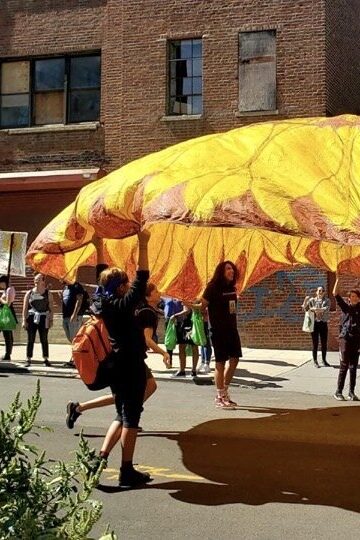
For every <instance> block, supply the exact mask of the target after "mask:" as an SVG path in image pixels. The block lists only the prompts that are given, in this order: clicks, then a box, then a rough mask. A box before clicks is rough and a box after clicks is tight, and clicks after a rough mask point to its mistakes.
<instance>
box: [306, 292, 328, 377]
mask: <svg viewBox="0 0 360 540" xmlns="http://www.w3.org/2000/svg"><path fill="white" fill-rule="evenodd" d="M302 308H303V310H304V311H308V310H309V311H311V312H312V313H313V316H314V321H313V324H314V328H313V331H312V332H311V339H312V356H313V362H314V366H315V367H317V368H319V367H320V365H319V363H318V360H317V354H318V346H319V340H320V342H321V357H322V363H323V365H324V366H326V367H329V366H330V364H328V362H327V360H326V354H327V342H328V320H329V315H330V300H329V298H328V297H327V296H326V294H325V289H324V287H322V286H319V287H318V288H317V289H316V293H315V296H312V297H310V296H306V297H305V299H304V302H303V305H302Z"/></svg>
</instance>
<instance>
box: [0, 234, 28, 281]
mask: <svg viewBox="0 0 360 540" xmlns="http://www.w3.org/2000/svg"><path fill="white" fill-rule="evenodd" d="M27 236H28V233H26V232H17V231H16V232H13V231H0V274H10V275H11V276H25V254H26V245H27Z"/></svg>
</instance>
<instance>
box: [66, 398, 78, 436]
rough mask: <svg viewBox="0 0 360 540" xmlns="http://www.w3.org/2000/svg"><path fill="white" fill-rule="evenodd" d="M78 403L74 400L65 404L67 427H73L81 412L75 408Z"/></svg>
mask: <svg viewBox="0 0 360 540" xmlns="http://www.w3.org/2000/svg"><path fill="white" fill-rule="evenodd" d="M78 405H79V403H78V402H77V401H76V402H75V401H69V403H68V404H67V406H66V425H67V427H68V428H69V429H72V428H73V427H74V424H75V422H76V420H77V419H78V418H79V416H81V412H78V411H77V410H76V407H78Z"/></svg>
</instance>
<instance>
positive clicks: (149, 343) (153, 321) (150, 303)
mask: <svg viewBox="0 0 360 540" xmlns="http://www.w3.org/2000/svg"><path fill="white" fill-rule="evenodd" d="M159 300H160V293H159V291H158V290H157V287H156V285H155V284H153V283H148V284H147V287H146V292H145V302H144V303H142V304H141V305H140V306H139V308H138V309H137V310H136V316H137V320H138V323H139V324H140V326H141V328H142V329H143V331H144V337H145V343H146V347H147V348H148V349H151V350H152V351H154V352H155V353H158V354H161V355H162V356H163V360H164V363H165V365H166V366H167V367H170V356H169V354H168V353H167V351H165V350H164V349H162V348H161V347H159V346H158V344H157V343H156V342H155V340H154V335H155V334H156V330H157V325H158V318H159V317H158V311H157V309H156V307H157V305H158V303H159ZM156 389H157V385H156V381H155V379H154V376H153V374H152V372H151V369H150V368H149V367H148V366H147V365H146V388H145V394H144V399H143V402H144V403H145V401H146V400H148V399H149V397H151V396H152V395H153V394H154V392H155V391H156ZM114 403H115V397H114V396H113V395H108V396H104V397H98V398H95V399H92V400H89V401H85V402H83V403H79V402H74V401H69V403H68V405H67V408H66V425H67V427H68V428H69V429H72V428H73V427H74V424H75V422H76V420H77V419H78V418H79V416H80V415H81V414H82V413H83V412H85V411H87V410H90V409H97V408H99V407H106V406H107V405H113V404H114ZM120 435H121V425H120V424H119V430H118V432H117V434H114V437H113V439H112V440H111V441H108V443H107V445H106V447H105V446H103V447H102V449H101V450H102V452H103V453H105V454H109V453H110V452H111V450H112V448H113V447H114V446H115V444H116V442H117V440H118V438H119V437H120Z"/></svg>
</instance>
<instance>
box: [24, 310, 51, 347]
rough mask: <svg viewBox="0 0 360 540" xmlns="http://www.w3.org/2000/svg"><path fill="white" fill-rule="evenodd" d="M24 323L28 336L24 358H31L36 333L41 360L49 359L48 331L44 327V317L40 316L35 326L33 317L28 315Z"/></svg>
mask: <svg viewBox="0 0 360 540" xmlns="http://www.w3.org/2000/svg"><path fill="white" fill-rule="evenodd" d="M26 322H27V335H28V342H27V347H26V357H27V358H32V356H33V352H34V343H35V337H36V332H37V331H38V332H39V338H40V343H41V348H42V355H43V358H49V343H48V333H49V329H48V328H46V327H45V325H46V315H41V317H40V321H39V324H35V323H34V315H31V314H30V315H29V316H28V318H27V319H26Z"/></svg>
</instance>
